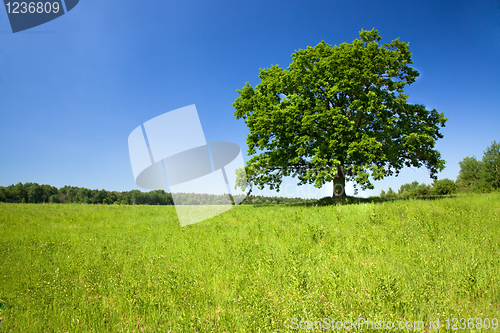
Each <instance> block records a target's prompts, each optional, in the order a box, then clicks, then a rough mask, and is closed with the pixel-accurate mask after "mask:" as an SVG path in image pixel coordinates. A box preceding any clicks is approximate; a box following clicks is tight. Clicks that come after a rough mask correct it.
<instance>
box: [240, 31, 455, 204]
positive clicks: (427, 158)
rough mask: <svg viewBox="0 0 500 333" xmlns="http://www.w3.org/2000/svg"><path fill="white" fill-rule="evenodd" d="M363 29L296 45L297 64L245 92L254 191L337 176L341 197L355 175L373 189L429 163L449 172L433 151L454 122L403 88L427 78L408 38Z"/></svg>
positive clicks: (273, 70) (270, 72)
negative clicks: (342, 39) (412, 99)
mask: <svg viewBox="0 0 500 333" xmlns="http://www.w3.org/2000/svg"><path fill="white" fill-rule="evenodd" d="M359 35H360V38H359V39H356V40H354V41H353V42H352V44H348V43H343V44H341V45H339V46H333V47H332V46H330V45H328V44H327V43H325V42H324V41H322V42H321V43H319V44H318V45H316V46H314V47H308V48H307V49H305V50H303V49H301V50H298V51H295V52H294V53H293V54H292V63H291V64H290V66H289V67H288V69H282V68H280V67H279V66H278V65H273V66H271V67H270V68H267V69H261V70H260V73H259V77H260V80H261V83H259V84H258V85H257V86H256V87H255V88H254V87H252V86H251V85H250V84H249V83H246V85H245V86H244V87H243V88H242V89H241V90H237V91H238V93H239V95H240V96H239V97H238V98H237V99H236V101H235V102H234V103H233V106H234V107H235V109H236V112H235V113H234V115H235V116H236V118H237V119H240V118H243V119H244V120H245V123H246V125H247V126H248V128H249V130H250V134H249V135H248V137H247V144H248V154H249V155H253V157H252V158H251V159H250V160H249V161H248V163H247V165H246V167H245V171H246V175H247V180H248V184H249V186H250V187H252V186H253V185H256V186H258V187H259V188H260V189H262V188H263V187H264V186H265V185H267V186H269V188H270V189H277V190H279V187H280V185H281V183H282V180H283V177H286V176H293V177H297V178H298V179H299V180H300V181H299V184H300V185H302V184H314V185H315V186H316V187H318V188H319V187H321V186H323V185H324V184H325V183H327V182H331V181H334V184H335V186H334V191H333V194H332V196H334V197H339V198H342V197H344V196H345V191H344V187H345V182H346V180H347V181H352V182H353V183H354V186H355V188H356V185H359V186H360V187H361V188H362V189H367V188H368V189H373V188H374V187H373V184H372V182H371V179H370V178H372V179H374V180H379V179H382V178H384V177H385V176H389V175H392V174H394V173H395V174H396V175H397V174H398V173H399V171H400V170H401V169H402V168H403V167H405V166H413V167H422V166H425V167H427V168H428V169H429V171H430V175H431V177H433V178H435V177H436V174H437V172H438V171H441V170H442V169H444V163H445V161H444V160H443V159H442V158H441V155H440V153H439V152H438V151H437V150H436V149H434V147H435V143H436V140H437V139H438V138H442V137H443V136H442V134H441V133H440V131H439V130H440V128H441V127H444V125H445V122H446V121H447V119H446V118H444V116H443V113H438V111H437V110H435V109H434V110H432V111H428V110H427V109H426V108H425V106H424V105H420V104H409V103H408V101H407V98H408V96H407V95H405V94H404V93H403V88H404V87H405V85H409V84H412V83H413V82H415V79H416V78H417V77H418V75H419V73H418V72H417V71H416V70H415V69H414V68H412V67H411V66H410V65H411V64H412V63H413V61H412V59H411V52H410V51H409V44H408V43H404V42H401V41H399V39H396V40H394V41H392V42H391V43H386V44H380V43H379V42H380V40H381V37H380V36H379V33H378V31H377V30H374V29H373V30H371V31H365V30H362V31H361V32H360V34H359Z"/></svg>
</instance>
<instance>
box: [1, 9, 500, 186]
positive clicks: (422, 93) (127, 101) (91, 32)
mask: <svg viewBox="0 0 500 333" xmlns="http://www.w3.org/2000/svg"><path fill="white" fill-rule="evenodd" d="M0 14H1V15H0V186H6V185H10V184H13V183H18V182H23V183H24V182H37V183H39V184H51V185H54V186H57V187H62V186H64V185H73V186H80V187H87V188H97V189H102V188H103V189H106V190H118V191H124V190H131V189H135V188H138V187H137V186H136V185H135V182H134V179H133V175H132V169H131V166H130V160H129V155H128V147H127V138H128V135H129V134H130V132H131V131H132V130H133V129H134V128H136V127H137V126H138V125H140V124H142V123H144V122H145V121H147V120H149V119H151V118H153V117H156V116H158V115H160V114H162V113H164V112H167V111H171V110H174V109H177V108H180V107H183V106H187V105H190V104H196V107H197V109H198V113H199V116H200V120H201V123H202V126H203V128H204V131H205V137H206V139H207V141H229V142H235V143H237V144H239V145H240V146H241V147H242V149H243V150H245V151H246V144H245V138H246V135H247V133H248V130H247V128H246V126H245V124H244V122H243V121H242V120H239V121H237V120H236V119H235V117H234V116H233V113H234V108H233V107H232V105H231V104H232V103H233V101H234V100H235V98H237V96H238V94H237V93H236V89H239V88H241V87H243V86H244V84H245V82H250V83H251V84H252V85H256V84H258V83H259V80H258V72H259V68H267V67H269V66H270V65H271V64H278V65H280V66H281V67H288V65H289V64H290V62H291V54H292V53H293V51H295V50H297V49H302V48H306V47H307V46H314V45H316V44H317V43H319V42H320V41H321V40H324V41H325V42H327V43H329V44H331V45H334V44H340V43H343V42H352V40H354V39H356V38H357V37H358V33H359V31H360V30H361V29H365V30H370V29H372V28H376V29H377V30H379V32H380V35H381V36H382V42H390V41H391V40H393V39H395V38H397V37H399V38H400V39H401V40H402V41H405V42H409V43H410V50H411V51H412V52H413V60H414V67H415V68H416V69H417V70H418V71H419V72H420V77H419V78H418V79H417V81H416V82H415V83H414V84H413V85H412V86H410V87H408V88H407V90H406V93H407V94H409V95H410V99H409V101H410V102H412V103H421V104H424V105H426V106H427V108H428V109H432V108H437V109H438V110H439V111H443V112H444V113H445V116H446V117H448V118H449V121H448V123H447V126H446V128H444V129H443V133H444V139H442V140H441V141H439V142H438V144H437V149H438V150H440V151H441V152H442V155H443V157H444V159H445V160H446V161H447V165H446V169H445V170H444V171H443V172H442V173H441V174H440V175H439V177H440V178H451V179H455V178H456V176H457V174H458V171H459V165H458V162H459V161H460V160H462V159H463V158H464V157H466V156H472V155H475V156H476V157H479V158H480V157H481V156H482V153H483V151H484V150H485V149H486V147H487V146H489V145H490V144H491V142H492V141H493V140H497V141H499V140H500V112H499V111H500V110H499V101H498V98H499V96H500V89H499V79H500V64H499V60H500V2H499V1H493V0H485V1H477V2H475V1H349V2H347V1H245V2H243V1H185V0H183V1H159V0H156V1H138V0H131V1H117V0H110V1H97V0H81V1H80V3H79V4H78V5H77V6H76V7H75V8H74V9H73V10H72V11H71V12H69V13H68V14H66V15H63V16H62V17H60V18H58V19H56V20H54V21H52V22H49V23H46V24H44V25H41V26H39V27H36V28H33V29H30V30H27V31H25V32H20V33H17V34H13V33H12V32H11V30H10V26H9V22H8V19H7V16H6V11H5V10H4V9H0ZM246 159H248V158H246ZM414 180H417V181H419V182H426V183H430V182H431V180H430V178H429V177H428V172H427V171H426V170H425V169H423V170H413V169H406V170H404V171H403V172H402V173H401V174H400V176H399V177H397V178H395V177H390V178H386V179H385V180H383V181H379V182H375V186H376V189H375V190H374V191H367V192H364V193H363V192H360V195H362V196H367V195H372V194H378V193H379V192H380V190H382V189H384V190H387V189H388V187H389V186H391V187H392V188H393V189H398V188H399V186H400V185H401V184H404V183H407V182H411V181H414ZM348 193H349V191H348Z"/></svg>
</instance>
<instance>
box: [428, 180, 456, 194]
mask: <svg viewBox="0 0 500 333" xmlns="http://www.w3.org/2000/svg"><path fill="white" fill-rule="evenodd" d="M455 192H457V184H455V182H454V181H453V180H451V179H448V178H445V179H440V180H436V181H435V182H434V183H433V184H432V191H431V193H432V194H434V195H449V194H453V193H455Z"/></svg>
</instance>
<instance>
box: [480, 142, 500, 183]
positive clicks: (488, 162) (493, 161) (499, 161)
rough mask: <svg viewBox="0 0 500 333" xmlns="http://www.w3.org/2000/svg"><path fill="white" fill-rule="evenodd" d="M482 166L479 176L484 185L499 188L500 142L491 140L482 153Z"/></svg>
mask: <svg viewBox="0 0 500 333" xmlns="http://www.w3.org/2000/svg"><path fill="white" fill-rule="evenodd" d="M482 162H483V168H482V170H481V171H480V176H481V178H482V179H484V182H485V183H486V186H488V187H490V188H492V189H500V143H497V142H496V141H493V143H492V144H491V146H489V147H488V148H486V150H485V152H484V155H483V160H482Z"/></svg>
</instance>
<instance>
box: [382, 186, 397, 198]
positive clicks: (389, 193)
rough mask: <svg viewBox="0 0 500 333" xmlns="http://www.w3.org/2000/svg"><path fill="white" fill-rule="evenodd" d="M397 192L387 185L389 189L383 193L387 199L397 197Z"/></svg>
mask: <svg viewBox="0 0 500 333" xmlns="http://www.w3.org/2000/svg"><path fill="white" fill-rule="evenodd" d="M397 196H398V195H397V194H396V192H394V190H393V189H392V188H390V187H389V189H388V190H387V193H386V194H385V198H386V199H387V200H394V199H396V198H397Z"/></svg>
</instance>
